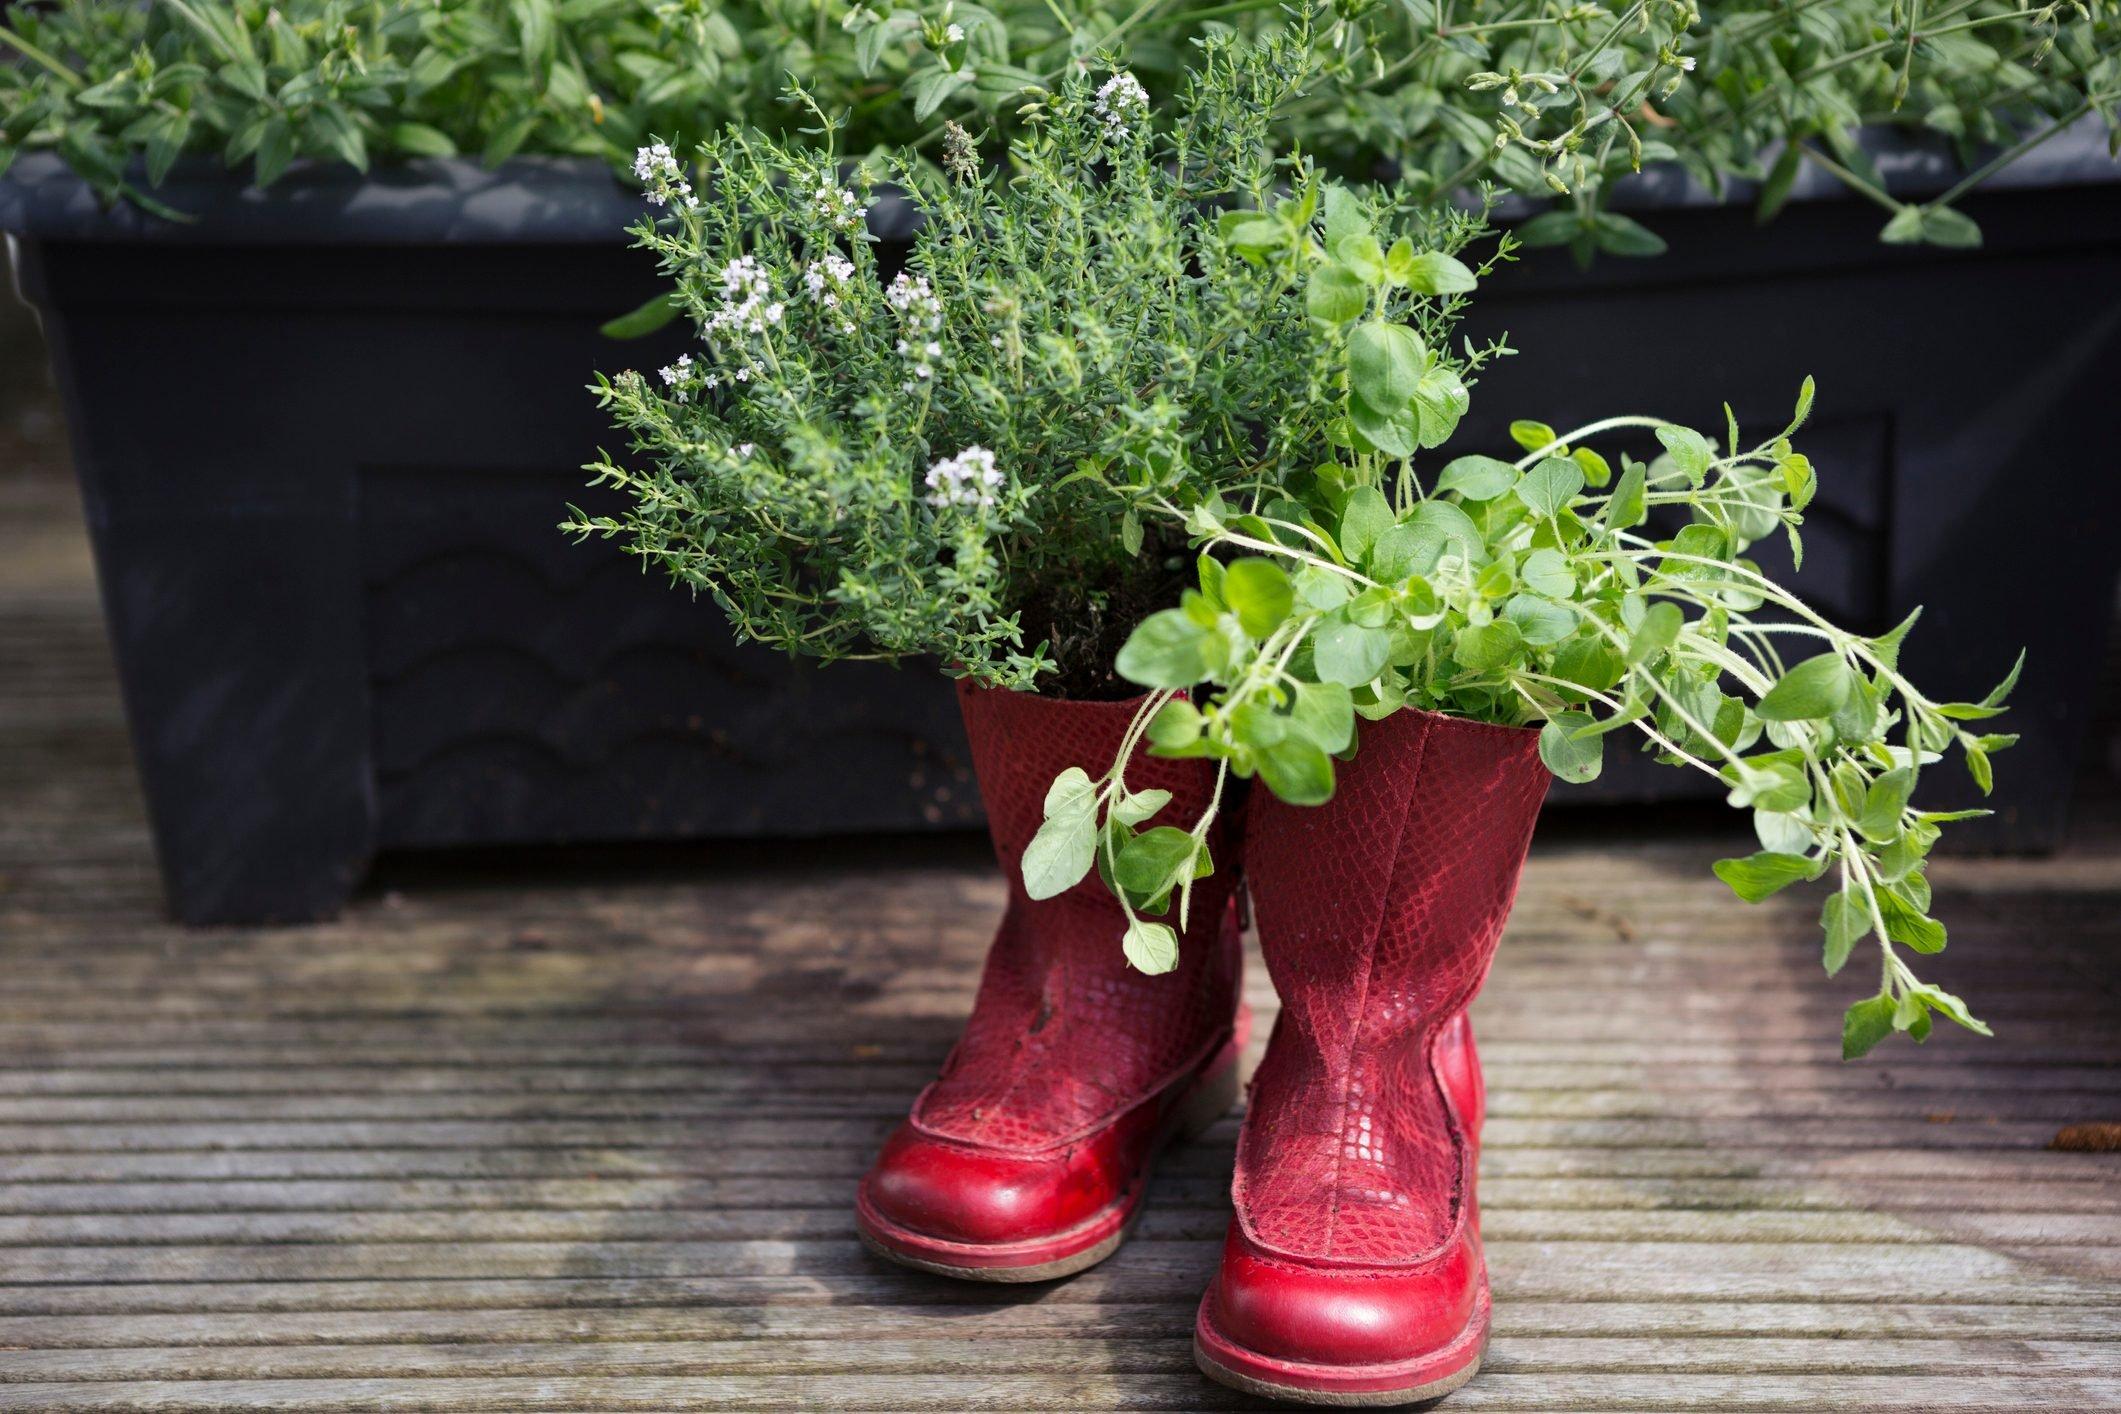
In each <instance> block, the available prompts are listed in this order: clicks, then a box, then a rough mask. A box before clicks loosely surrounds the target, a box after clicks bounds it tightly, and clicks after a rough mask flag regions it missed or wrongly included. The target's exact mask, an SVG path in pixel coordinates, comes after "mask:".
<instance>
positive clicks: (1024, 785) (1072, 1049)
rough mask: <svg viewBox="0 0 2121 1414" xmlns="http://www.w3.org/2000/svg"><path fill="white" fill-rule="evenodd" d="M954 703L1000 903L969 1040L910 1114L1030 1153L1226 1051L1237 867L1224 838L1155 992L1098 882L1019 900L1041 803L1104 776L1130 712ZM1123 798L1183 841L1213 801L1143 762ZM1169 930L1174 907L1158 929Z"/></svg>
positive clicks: (1193, 773)
mask: <svg viewBox="0 0 2121 1414" xmlns="http://www.w3.org/2000/svg"><path fill="white" fill-rule="evenodd" d="M959 703H960V705H961V707H962V708H963V710H964V715H965V732H966V736H967V737H968V738H969V739H970V741H971V745H972V763H973V769H974V771H975V772H976V773H977V775H978V777H979V785H980V795H981V798H982V800H983V801H984V802H985V805H986V809H987V821H988V832H989V834H990V835H991V836H992V838H993V841H994V853H995V858H996V859H997V860H998V861H999V862H1000V864H1001V868H1002V872H1003V874H1004V876H1005V877H1006V879H1007V881H1008V887H1009V904H1008V908H1007V910H1006V912H1005V913H1004V915H1003V918H1002V923H1001V927H1000V929H999V930H998V931H997V933H996V935H995V939H994V944H993V947H992V948H991V949H990V950H989V952H988V956H987V965H986V970H985V972H984V973H983V974H982V977H981V980H980V992H979V999H978V1001H977V1002H976V1003H975V1004H974V1007H973V1012H972V1016H971V1018H970V1019H969V1020H968V1021H967V1023H966V1027H965V1032H964V1035H963V1037H962V1038H961V1039H960V1041H959V1042H958V1045H957V1048H956V1050H955V1051H953V1052H952V1054H951V1058H950V1060H949V1062H948V1063H947V1064H946V1065H945V1067H944V1071H943V1076H942V1078H941V1079H940V1080H939V1081H937V1083H936V1084H935V1085H934V1086H933V1087H931V1088H930V1090H929V1092H928V1093H927V1094H926V1095H925V1096H924V1097H923V1098H922V1101H921V1103H920V1104H919V1106H917V1108H916V1111H915V1122H916V1123H917V1124H918V1125H920V1126H921V1127H922V1128H924V1129H927V1130H929V1131H931V1132H933V1133H935V1134H938V1135H941V1136H944V1137H948V1138H952V1139H957V1140H960V1141H963V1142H972V1143H980V1144H987V1145H994V1146H999V1147H1002V1148H1008V1149H1036V1148H1040V1147H1044V1146H1049V1145H1051V1144H1052V1143H1055V1142H1058V1141H1061V1140H1064V1139H1066V1138H1068V1137H1070V1136H1073V1135H1077V1134H1081V1133H1085V1132H1088V1131H1090V1130H1093V1129H1095V1128H1097V1127H1098V1126H1100V1125H1102V1124H1104V1123H1106V1122H1108V1121H1110V1120H1111V1119H1112V1118H1113V1116H1114V1115H1116V1114H1119V1113H1121V1112H1123V1111H1125V1110H1126V1109H1127V1108H1128V1107H1129V1106H1131V1105H1133V1104H1135V1103H1137V1102H1139V1101H1140V1100H1141V1099H1142V1098H1143V1097H1144V1096H1146V1095H1148V1094H1151V1093H1153V1092H1154V1091H1156V1090H1157V1089H1159V1088H1161V1087H1162V1086H1163V1085H1165V1084H1167V1083H1168V1082H1169V1081H1170V1080H1171V1078H1172V1077H1173V1076H1175V1075H1179V1074H1182V1073H1184V1072H1185V1071H1186V1070H1187V1069H1189V1068H1191V1067H1193V1066H1195V1065H1197V1064H1198V1063H1199V1061H1200V1059H1201V1057H1202V1056H1203V1055H1205V1054H1206V1053H1207V1052H1208V1051H1210V1050H1212V1049H1213V1048H1214V1047H1215V1046H1217V1045H1219V1044H1221V1042H1222V1041H1223V1040H1224V1039H1226V1038H1227V1035H1228V1032H1229V1029H1230V1026H1231V1023H1232V1019H1233V1017H1234V1015H1235V1013H1236V1008H1237V989H1238V980H1239V968H1240V965H1241V963H1240V957H1241V952H1240V948H1239V944H1238V940H1237V935H1236V932H1235V930H1234V929H1232V928H1230V927H1229V926H1228V918H1229V914H1230V898H1231V894H1232V891H1233V889H1234V881H1235V876H1236V868H1235V866H1236V862H1237V861H1236V860H1235V859H1234V858H1232V857H1230V856H1231V855H1232V854H1234V851H1233V850H1231V849H1230V848H1229V846H1228V840H1227V837H1226V833H1225V831H1224V829H1223V828H1222V826H1221V825H1220V824H1219V823H1218V825H1217V826H1216V827H1215V828H1214V829H1213V830H1212V831H1211V833H1210V835H1209V841H1208V843H1209V849H1210V851H1211V853H1212V854H1213V855H1214V856H1215V858H1216V861H1217V864H1218V868H1217V871H1216V873H1215V874H1214V875H1212V876H1210V877H1209V878H1205V879H1202V880H1200V881H1198V883H1196V885H1195V886H1194V891H1193V900H1192V905H1191V908H1190V910H1189V926H1188V927H1186V928H1185V929H1184V930H1183V931H1182V932H1181V934H1180V937H1179V949H1178V965H1177V967H1176V968H1175V969H1173V970H1172V971H1170V972H1168V973H1164V974H1163V975H1161V976H1156V977H1151V976H1147V975H1145V974H1143V973H1141V972H1138V971H1136V970H1134V969H1133V968H1132V967H1131V966H1129V965H1128V963H1127V961H1126V955H1125V954H1124V952H1122V950H1121V938H1122V936H1123V935H1124V933H1125V931H1126V914H1125V913H1124V911H1123V910H1122V909H1121V908H1120V906H1119V902H1118V900H1116V899H1114V898H1113V897H1112V896H1111V894H1110V893H1108V892H1107V891H1106V889H1105V887H1104V885H1103V884H1102V883H1101V882H1099V880H1098V879H1097V877H1096V876H1095V874H1094V873H1093V874H1092V875H1091V876H1090V877H1087V878H1085V879H1084V880H1083V881H1082V882H1080V883H1078V884H1076V885H1075V886H1074V887H1073V888H1071V889H1069V890H1067V891H1066V892H1064V893H1062V894H1060V895H1059V896H1058V897H1055V898H1050V899H1044V900H1034V899H1032V898H1031V897H1030V896H1029V895H1028V894H1027V893H1025V891H1024V884H1023V854H1024V849H1025V847H1026V846H1027V845H1029V844H1030V842H1031V838H1032V836H1033V835H1035V834H1037V832H1038V828H1039V825H1040V824H1041V823H1042V822H1043V820H1044V818H1045V798H1046V790H1047V788H1048V787H1049V786H1050V785H1051V784H1052V783H1053V778H1054V776H1056V775H1057V774H1059V773H1060V772H1061V771H1063V770H1065V769H1066V768H1067V767H1070V766H1080V767H1081V768H1082V769H1083V770H1085V771H1086V772H1088V773H1089V774H1090V775H1091V776H1093V777H1096V776H1101V775H1103V774H1104V773H1105V771H1106V770H1107V769H1108V768H1109V767H1110V766H1111V764H1112V761H1113V758H1114V757H1115V756H1116V755H1117V753H1118V751H1119V747H1120V744H1121V742H1122V741H1123V740H1124V739H1125V736H1126V731H1127V727H1128V725H1129V723H1130V722H1131V721H1132V720H1133V716H1134V711H1135V709H1136V707H1137V706H1138V705H1139V701H1138V700H1136V701H1134V702H1069V701H1063V700H1059V699H1054V698H1044V697H1039V696H1036V695H1034V694H1031V693H1021V692H1004V691H999V690H995V689H988V688H977V687H972V686H970V685H968V684H961V685H960V689H959ZM1127 784H1128V787H1129V788H1130V789H1131V790H1134V791H1136V792H1140V791H1144V790H1152V789H1154V790H1167V791H1169V792H1171V801H1170V804H1168V805H1167V806H1165V807H1164V809H1163V810H1162V811H1161V812H1160V813H1159V814H1158V815H1157V817H1156V818H1155V820H1154V821H1153V822H1151V823H1153V824H1159V825H1175V826H1178V827H1179V828H1181V829H1186V828H1191V827H1192V825H1193V824H1194V823H1195V822H1196V821H1197V820H1198V819H1199V818H1200V815H1201V812H1202V811H1203V810H1205V809H1206V808H1207V805H1208V802H1209V800H1210V799H1211V798H1212V796H1213V794H1214V789H1215V767H1214V764H1213V763H1212V762H1208V761H1165V760H1160V759H1157V758H1154V757H1151V756H1149V755H1147V754H1146V752H1142V751H1139V750H1138V751H1137V752H1136V753H1135V755H1134V757H1133V758H1132V760H1130V762H1129V763H1128V767H1127ZM1165 921H1168V922H1170V923H1171V924H1172V926H1174V927H1176V926H1177V922H1178V919H1177V909H1176V905H1175V904H1174V905H1173V908H1172V912H1171V913H1170V915H1168V917H1167V919H1166V920H1165Z"/></svg>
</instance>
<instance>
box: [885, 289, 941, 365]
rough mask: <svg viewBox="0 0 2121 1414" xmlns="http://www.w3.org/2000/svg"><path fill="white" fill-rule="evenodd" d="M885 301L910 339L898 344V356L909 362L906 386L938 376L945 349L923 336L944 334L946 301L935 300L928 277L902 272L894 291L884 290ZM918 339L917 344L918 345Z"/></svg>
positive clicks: (903, 339)
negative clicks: (937, 372) (936, 370)
mask: <svg viewBox="0 0 2121 1414" xmlns="http://www.w3.org/2000/svg"><path fill="white" fill-rule="evenodd" d="M884 302H885V303H887V304H889V305H890V306H891V307H892V308H893V309H895V310H897V311H898V314H899V319H900V321H901V322H902V324H903V325H904V328H905V332H906V333H907V334H908V335H911V336H912V337H910V338H902V339H900V340H899V341H898V345H897V349H898V355H899V357H901V358H903V359H905V360H906V363H907V365H908V370H907V371H908V373H909V374H910V375H911V376H910V377H908V378H907V379H906V383H905V386H906V387H908V388H912V387H916V386H918V385H919V384H920V383H922V382H925V381H927V380H929V379H932V378H934V377H935V366H936V364H937V363H939V362H940V361H941V360H942V356H943V346H942V344H941V343H940V342H938V341H937V340H935V339H932V338H927V337H924V336H926V335H930V334H935V333H938V332H940V331H941V329H942V327H943V302H942V301H941V300H939V299H937V298H936V297H935V290H934V288H933V287H932V286H930V285H929V283H928V281H927V279H926V277H924V276H921V275H911V274H908V273H907V272H906V271H904V270H901V271H899V273H898V278H896V279H894V280H893V281H892V282H891V288H890V289H888V290H886V291H884ZM916 340H918V342H916Z"/></svg>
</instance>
